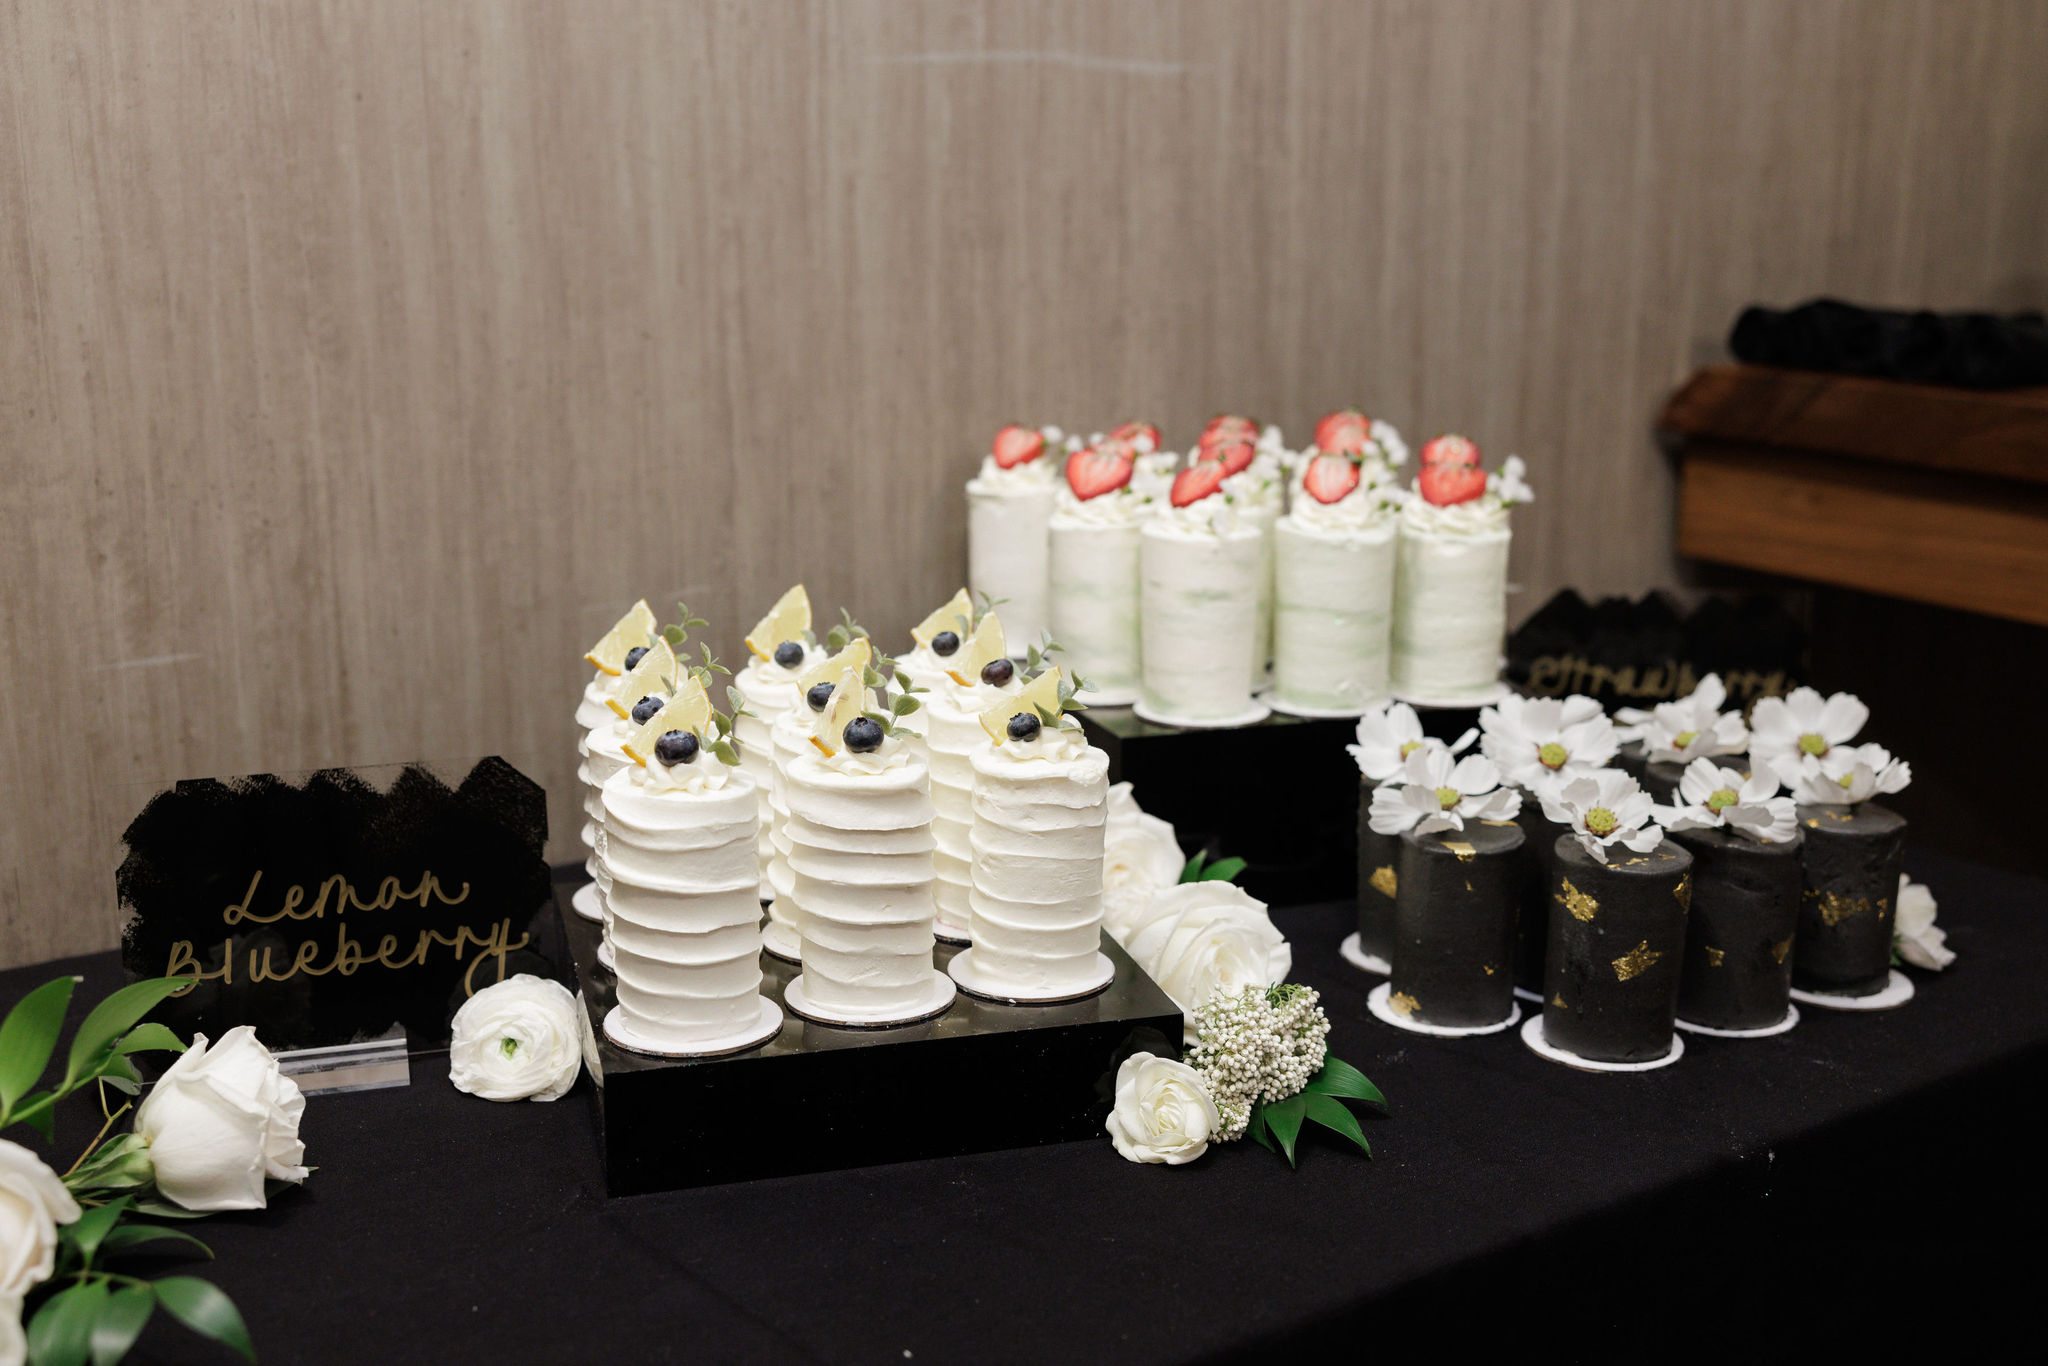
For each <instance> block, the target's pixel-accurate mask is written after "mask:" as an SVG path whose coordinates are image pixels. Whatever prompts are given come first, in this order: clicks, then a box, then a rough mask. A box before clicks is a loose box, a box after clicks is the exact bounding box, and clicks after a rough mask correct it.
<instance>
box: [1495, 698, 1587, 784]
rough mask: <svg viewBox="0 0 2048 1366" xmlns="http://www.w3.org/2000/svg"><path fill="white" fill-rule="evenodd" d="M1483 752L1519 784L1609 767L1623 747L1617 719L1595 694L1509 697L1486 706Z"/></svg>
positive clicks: (1509, 777) (1512, 780)
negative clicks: (1616, 733) (1618, 738)
mask: <svg viewBox="0 0 2048 1366" xmlns="http://www.w3.org/2000/svg"><path fill="white" fill-rule="evenodd" d="M1479 729H1480V732H1481V734H1482V735H1483V737H1484V738H1483V739H1481V741H1480V742H1479V748H1480V751H1481V752H1482V753H1483V754H1485V755H1486V757H1487V758H1489V759H1491V760H1493V761H1494V762H1495V763H1496V764H1498V765H1500V770H1501V773H1502V774H1503V775H1504V776H1505V778H1506V779H1507V781H1508V782H1511V783H1513V784H1515V785H1516V786H1517V787H1521V788H1524V789H1528V790H1531V791H1534V790H1535V789H1536V788H1537V787H1538V786H1539V785H1541V784H1542V783H1543V782H1545V781H1546V780H1548V779H1551V778H1570V777H1577V776H1579V775H1582V774H1586V773H1591V772H1593V771H1594V770H1596V769H1600V768H1604V767H1605V766H1606V765H1607V764H1608V763H1609V762H1610V761H1611V760H1612V759H1613V758H1614V752H1615V750H1616V749H1617V748H1618V747H1619V746H1618V745H1617V744H1616V742H1615V738H1614V723H1613V722H1612V721H1609V720H1608V719H1607V713H1606V712H1604V711H1602V710H1601V709H1600V704H1599V703H1598V702H1596V701H1594V700H1593V699H1592V698H1590V697H1586V696H1583V695H1581V694H1578V693H1574V694H1573V695H1571V696H1570V697H1565V698H1557V697H1514V696H1509V697H1504V698H1502V699H1501V700H1500V703H1499V705H1497V706H1492V707H1485V708H1482V709H1481V711H1480V713H1479Z"/></svg>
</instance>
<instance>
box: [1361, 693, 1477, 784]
mask: <svg viewBox="0 0 2048 1366" xmlns="http://www.w3.org/2000/svg"><path fill="white" fill-rule="evenodd" d="M1357 736H1358V740H1357V743H1356V744H1350V745H1346V746H1344V750H1345V752H1346V753H1347V754H1349V755H1350V756H1351V757H1352V759H1353V760H1354V761H1355V762H1356V763H1357V764H1358V771H1359V773H1360V774H1362V775H1363V776H1364V777H1365V778H1367V779H1368V780H1369V781H1371V782H1375V783H1384V782H1386V781H1387V780H1388V779H1390V778H1393V777H1395V776H1396V775H1398V774H1399V773H1400V772H1401V766H1402V764H1404V763H1406V762H1407V759H1408V756H1409V755H1411V754H1413V753H1414V752H1415V751H1417V750H1420V749H1442V750H1444V751H1446V752H1447V753H1450V754H1454V755H1455V754H1462V753H1464V752H1465V751H1466V750H1467V749H1470V748H1471V747H1472V743H1473V741H1475V740H1477V739H1478V738H1479V731H1478V730H1477V729H1476V728H1475V729H1472V730H1468V731H1466V732H1465V733H1464V734H1463V735H1461V736H1459V737H1458V739H1457V741H1456V742H1455V743H1453V744H1450V745H1446V744H1444V742H1443V741H1441V740H1438V739H1436V738H1434V737H1432V736H1428V735H1424V734H1423V733H1422V718H1421V717H1419V716H1417V715H1416V714H1415V708H1413V707H1411V706H1409V705H1408V704H1407V703H1406V702H1393V703H1388V704H1385V705H1382V706H1378V707H1375V708H1373V709H1372V710H1370V711H1368V712H1366V713H1364V714H1363V715H1361V716H1360V717H1359V718H1358V730H1357Z"/></svg>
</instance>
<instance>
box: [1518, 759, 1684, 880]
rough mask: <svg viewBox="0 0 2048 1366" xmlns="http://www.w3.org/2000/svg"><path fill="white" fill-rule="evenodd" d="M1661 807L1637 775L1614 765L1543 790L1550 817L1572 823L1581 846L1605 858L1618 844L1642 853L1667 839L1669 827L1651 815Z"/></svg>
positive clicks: (1570, 826)
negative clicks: (1633, 775)
mask: <svg viewBox="0 0 2048 1366" xmlns="http://www.w3.org/2000/svg"><path fill="white" fill-rule="evenodd" d="M1658 809H1659V808H1658V806H1657V803H1656V802H1655V801H1653V800H1651V798H1650V794H1649V793H1647V792H1645V791H1643V789H1642V787H1641V786H1640V785H1639V784H1637V782H1636V780H1635V779H1634V778H1631V777H1630V776H1629V775H1628V774H1626V773H1623V772H1622V771H1621V770H1619V769H1613V768H1607V769H1601V770H1600V771H1599V772H1597V773H1592V774H1588V775H1587V776H1585V777H1580V778H1573V779H1571V780H1570V781H1568V782H1557V783H1554V784H1552V785H1551V787H1550V788H1549V789H1548V790H1547V791H1546V792H1545V793H1544V794H1543V815H1544V817H1545V819H1547V820H1551V821H1555V822H1556V823H1557V824H1559V825H1562V826H1567V827H1569V828H1570V830H1571V834H1572V837H1573V838H1574V839H1576V840H1577V841H1578V842H1579V847H1580V848H1582V849H1584V850H1585V851H1586V852H1587V853H1588V854H1591V855H1592V856H1593V857H1594V858H1596V859H1598V860H1599V861H1600V862H1602V863H1605V862H1607V851H1608V850H1609V849H1610V848H1611V847H1613V846H1614V845H1616V844H1619V845H1621V846H1623V847H1624V848H1627V849H1630V850H1633V851H1634V852H1636V853H1638V854H1647V853H1649V852H1650V851H1651V850H1653V849H1655V848H1656V847H1657V846H1658V845H1659V844H1662V843H1663V842H1664V830H1663V828H1662V827H1661V826H1659V825H1656V824H1655V823H1654V822H1653V821H1652V819H1651V818H1652V817H1653V816H1655V815H1656V814H1657V812H1658Z"/></svg>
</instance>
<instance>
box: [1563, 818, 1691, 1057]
mask: <svg viewBox="0 0 2048 1366" xmlns="http://www.w3.org/2000/svg"><path fill="white" fill-rule="evenodd" d="M1556 848H1557V855H1556V857H1557V874H1556V878H1555V881H1554V882H1553V884H1552V889H1551V894H1552V898H1553V903H1554V904H1553V906H1552V914H1551V917H1550V940H1549V946H1548V952H1547V953H1546V955H1545V957H1544V965H1543V982H1544V991H1545V993H1546V995H1545V998H1544V1002H1543V1036H1544V1039H1545V1040H1546V1041H1547V1042H1548V1043H1549V1044H1550V1045H1551V1047H1553V1048H1560V1049H1563V1050H1564V1051H1566V1052H1568V1053H1575V1054H1577V1055H1578V1056H1579V1057H1581V1058H1585V1059H1587V1060H1588V1061H1592V1062H1623V1063H1636V1062H1654V1061H1656V1060H1657V1059H1659V1058H1662V1057H1664V1056H1665V1055H1666V1054H1668V1053H1669V1052H1670V1051H1671V1039H1672V1034H1671V1029H1672V1021H1673V1019H1674V1018H1675V1017H1676V1015H1677V1010H1678V980H1679V971H1680V968H1681V966H1682V964H1683V961H1684V958H1685V923H1686V911H1687V908H1688V907H1689V906H1690V904H1691V899H1692V855H1691V854H1688V853H1686V852H1685V850H1683V849H1681V848H1679V847H1678V846H1677V845H1676V844H1673V843H1672V842H1671V841H1670V840H1665V841H1664V842H1663V843H1662V844H1659V845H1658V846H1657V847H1656V848H1655V849H1653V850H1652V851H1650V852H1649V853H1647V854H1637V853H1633V852H1631V851H1630V850H1628V849H1627V848H1625V847H1614V848H1611V849H1609V851H1608V855H1607V857H1608V860H1609V861H1608V862H1607V863H1605V864H1603V863H1601V862H1600V861H1599V860H1598V859H1596V858H1594V857H1593V856H1592V855H1591V854H1589V853H1587V852H1586V851H1585V849H1584V848H1583V847H1582V846H1581V845H1580V844H1579V842H1578V840H1576V839H1574V838H1572V837H1571V836H1565V837H1564V838H1562V839H1559V840H1558V841H1557V846H1556Z"/></svg>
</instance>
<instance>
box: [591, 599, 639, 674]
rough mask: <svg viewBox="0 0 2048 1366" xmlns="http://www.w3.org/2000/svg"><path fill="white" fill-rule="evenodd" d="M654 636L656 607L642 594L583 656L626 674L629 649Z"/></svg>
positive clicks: (616, 671)
mask: <svg viewBox="0 0 2048 1366" xmlns="http://www.w3.org/2000/svg"><path fill="white" fill-rule="evenodd" d="M653 637H654V609H653V608H651V607H649V606H648V605H647V599H645V598H642V599H640V601H638V602H636V603H634V604H633V605H632V606H631V607H630V608H628V609H627V611H626V615H624V616H622V617H620V618H619V619H618V620H617V621H616V622H614V623H612V629H611V630H609V631H606V632H605V633H604V635H603V636H602V637H600V638H599V640H598V642H597V644H595V645H593V646H591V647H590V649H589V650H587V651H585V652H584V655H583V658H584V659H585V660H587V661H588V662H590V663H591V664H593V665H595V666H596V667H597V668H599V669H602V670H603V671H604V672H605V673H608V674H613V675H618V674H622V673H624V672H625V671H626V670H627V668H629V667H630V666H629V665H628V664H627V663H626V654H627V652H628V651H631V650H635V649H638V648H640V647H642V646H644V645H646V644H647V643H648V642H649V641H650V640H652V639H653Z"/></svg>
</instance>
